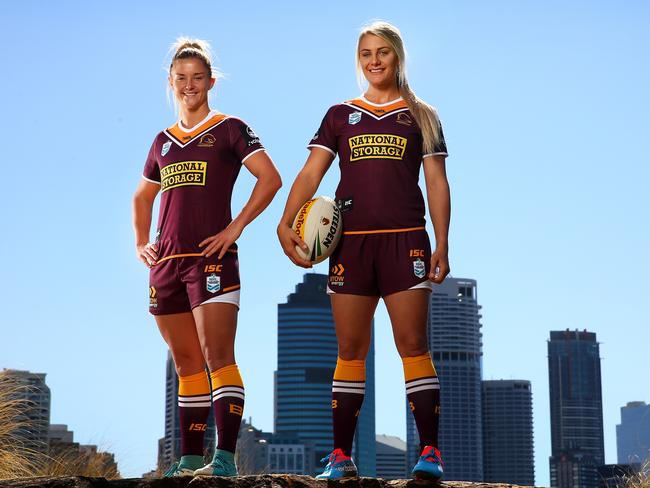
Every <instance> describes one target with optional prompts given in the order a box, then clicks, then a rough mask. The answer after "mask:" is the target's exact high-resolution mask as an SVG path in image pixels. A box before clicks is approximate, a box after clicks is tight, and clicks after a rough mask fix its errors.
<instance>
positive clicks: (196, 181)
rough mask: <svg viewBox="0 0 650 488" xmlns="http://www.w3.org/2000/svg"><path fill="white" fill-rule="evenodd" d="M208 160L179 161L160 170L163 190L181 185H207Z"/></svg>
mask: <svg viewBox="0 0 650 488" xmlns="http://www.w3.org/2000/svg"><path fill="white" fill-rule="evenodd" d="M207 167H208V163H207V162H206V161H179V162H178V163H172V164H168V165H167V166H165V167H164V168H162V169H161V170H160V177H161V185H162V187H161V192H165V191H167V190H171V189H172V188H178V187H179V186H187V185H194V186H205V172H206V169H207Z"/></svg>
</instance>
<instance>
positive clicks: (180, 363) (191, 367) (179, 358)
mask: <svg viewBox="0 0 650 488" xmlns="http://www.w3.org/2000/svg"><path fill="white" fill-rule="evenodd" d="M172 357H173V358H174V366H175V367H176V374H178V376H190V375H193V374H196V373H198V372H200V371H202V370H203V369H205V361H204V360H203V357H202V356H197V355H195V354H189V353H187V352H185V351H175V352H172Z"/></svg>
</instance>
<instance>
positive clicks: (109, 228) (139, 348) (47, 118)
mask: <svg viewBox="0 0 650 488" xmlns="http://www.w3.org/2000/svg"><path fill="white" fill-rule="evenodd" d="M396 5H399V8H398V7H396ZM374 18H383V19H387V20H389V21H392V22H394V23H395V24H396V25H398V26H399V27H400V28H401V30H402V33H403V35H404V38H405V41H406V46H407V49H408V51H409V55H410V64H409V66H408V71H409V78H410V82H411V85H412V87H413V88H414V90H415V91H416V93H418V94H419V95H420V96H421V97H422V98H424V99H425V100H427V101H429V102H430V103H432V104H433V105H435V106H437V107H438V109H439V112H440V115H441V118H442V120H443V123H444V126H445V135H446V137H447V142H448V146H449V151H450V157H449V159H448V173H449V180H450V184H451V187H452V198H453V216H452V227H451V232H450V259H451V267H452V274H453V275H454V276H456V277H467V278H475V279H477V280H478V298H479V302H480V303H481V305H482V306H483V310H482V313H483V320H482V323H483V334H484V336H483V339H484V361H483V374H484V378H486V379H498V378H506V379H508V378H517V379H519V378H521V379H528V380H530V381H531V382H532V386H533V396H534V415H535V447H536V482H537V484H538V485H547V484H548V456H549V454H550V430H549V414H548V379H547V363H546V355H547V350H546V341H547V339H548V337H549V331H550V330H562V329H564V328H567V327H568V328H571V329H574V328H580V329H583V328H587V329H588V330H590V331H593V332H596V333H597V334H598V339H599V341H600V342H601V356H602V358H603V360H602V372H603V398H604V417H605V441H606V446H605V447H606V459H607V461H608V462H616V437H615V424H616V423H617V422H619V421H620V416H619V408H620V407H621V406H623V405H625V403H626V402H628V401H632V400H645V401H646V402H649V401H650V383H648V382H647V381H645V380H643V374H644V372H645V370H646V369H647V351H648V344H649V343H650V327H648V325H650V324H649V322H648V313H647V297H648V295H649V292H650V285H649V284H648V283H649V281H648V279H647V276H648V275H649V274H650V264H649V261H648V257H647V255H646V253H647V251H646V250H647V249H650V231H649V226H648V216H647V214H648V210H649V209H650V205H649V204H648V203H649V202H648V196H647V195H648V192H647V182H648V180H649V177H650V170H649V169H648V162H649V160H648V153H647V149H646V142H645V141H647V140H648V136H647V134H648V132H649V129H650V123H649V122H648V120H649V119H648V113H650V96H649V95H648V86H650V79H649V78H650V71H649V68H648V63H647V53H648V49H649V48H650V29H648V25H650V23H649V21H650V7H649V6H648V4H647V3H646V2H642V1H626V2H613V1H611V2H608V1H590V2H586V1H576V2H560V1H554V0H552V1H549V2H518V1H497V2H489V3H485V2H472V1H463V0H460V1H454V2H451V1H435V2H430V1H409V2H402V3H400V4H396V3H395V2H387V1H374V2H367V1H360V2H354V3H350V2H343V1H338V0H337V1H332V2H327V3H321V4H316V3H306V2H295V3H294V2H283V3H277V4H274V3H271V2H259V1H249V2H245V3H239V4H237V3H235V4H233V3H232V2H200V1H195V2H191V3H178V2H175V3H171V2H155V3H153V2H149V3H146V2H128V3H127V2H123V1H115V2H110V3H109V2H102V3H100V2H57V3H56V7H55V4H54V3H52V2H44V1H42V2H36V1H26V2H21V3H18V2H12V3H10V4H7V5H5V6H4V7H3V15H2V17H1V18H0V66H2V69H0V92H1V93H3V94H4V96H5V100H4V103H3V105H4V110H3V112H4V116H3V117H2V119H1V121H0V127H1V129H2V132H3V133H4V134H5V135H7V136H8V137H7V138H5V141H4V143H3V144H2V153H1V154H2V156H1V159H0V165H1V168H2V182H3V188H2V191H1V192H0V217H1V220H0V221H1V222H2V236H3V238H2V239H0V253H1V255H2V256H4V258H5V261H4V263H3V272H2V276H3V280H2V281H1V282H0V304H1V305H2V310H3V316H2V319H1V320H0V328H1V331H2V336H3V338H4V340H3V341H2V342H1V343H0V367H9V368H19V369H27V370H31V371H35V372H44V373H47V375H48V376H47V381H48V384H49V386H50V388H51V389H52V422H54V423H66V424H68V425H69V427H70V428H71V429H72V430H74V432H75V440H76V441H78V442H82V443H95V444H99V445H100V446H101V447H103V448H105V449H108V450H111V451H114V452H115V453H116V454H117V459H118V462H119V465H120V469H121V471H122V473H123V474H125V475H128V476H137V475H140V474H141V473H143V472H145V471H148V470H150V469H151V468H153V467H154V465H155V461H156V447H157V439H158V438H159V437H161V436H162V434H163V396H164V362H165V356H166V349H165V345H164V343H163V341H162V339H161V338H160V337H159V335H158V332H157V329H156V327H155V325H154V321H153V319H152V318H151V317H150V316H149V315H148V312H147V271H146V269H145V268H144V266H143V265H141V264H140V263H139V262H138V261H137V260H136V258H135V253H134V249H133V236H132V231H131V218H130V205H131V195H132V192H133V190H134V188H135V186H136V184H137V182H138V179H139V178H140V174H141V171H142V166H143V164H144V159H145V157H146V154H147V150H148V148H149V145H150V144H151V141H152V139H153V137H154V135H155V134H156V133H157V132H158V131H159V130H161V129H162V128H164V127H166V126H168V125H171V123H173V121H174V120H175V116H174V112H173V109H172V107H171V106H170V105H169V104H168V102H167V98H166V94H165V82H166V78H165V76H166V75H165V72H164V67H165V59H166V58H165V55H166V53H167V49H168V46H169V45H170V44H171V42H172V41H173V40H174V39H175V37H177V36H178V35H181V34H186V35H193V36H197V37H201V38H205V39H209V40H211V41H212V44H213V47H214V51H215V53H216V54H217V61H216V64H217V66H218V67H219V68H220V69H221V71H223V72H224V73H225V74H226V77H225V78H224V79H223V80H220V81H219V82H218V85H217V87H216V92H215V93H214V96H213V107H215V108H218V109H219V110H221V111H223V112H225V113H229V114H234V115H238V116H240V117H242V118H243V119H244V120H246V121H247V122H249V123H250V124H251V125H252V126H253V127H254V129H255V131H256V132H257V133H258V134H259V135H260V136H261V138H262V141H263V143H264V144H265V146H266V147H267V149H268V151H269V153H270V155H271V157H272V158H273V159H274V161H275V162H276V164H277V165H278V167H279V169H280V172H281V174H282V176H283V179H284V182H285V186H284V187H283V188H282V190H280V193H279V195H278V197H277V199H276V201H275V202H274V203H273V204H272V205H271V206H270V207H269V209H268V210H267V212H266V213H265V214H263V215H262V216H261V217H260V218H259V219H258V220H257V221H256V222H254V223H253V224H251V226H250V227H249V228H247V229H246V230H245V232H244V234H243V236H242V237H241V239H240V242H239V245H240V259H241V273H242V282H243V290H242V294H243V296H242V311H241V313H240V321H239V324H240V325H239V332H238V337H237V359H238V362H239V364H240V368H241V370H242V373H243V376H244V381H245V384H246V388H247V403H246V413H245V415H246V416H247V417H249V416H252V419H253V424H254V425H255V426H257V427H260V428H263V429H265V430H271V429H272V426H273V413H272V406H273V386H272V385H273V382H272V378H273V376H272V375H273V370H274V368H275V357H276V348H275V344H276V337H275V333H276V316H277V312H276V305H277V304H278V303H280V302H283V301H284V300H285V299H286V295H287V294H289V293H290V292H292V291H293V287H294V285H295V284H296V283H297V282H298V281H300V280H301V277H302V271H301V270H300V269H298V268H294V267H293V266H292V265H291V264H290V262H289V261H288V260H286V259H285V257H284V255H283V254H282V252H281V250H280V247H279V245H277V243H276V240H275V226H276V224H277V221H278V219H279V217H280V214H281V212H282V208H283V206H284V201H285V199H286V196H287V193H288V191H289V187H290V184H291V182H292V180H293V177H294V176H295V174H296V173H297V171H298V170H299V168H300V167H301V165H302V164H303V162H304V160H305V157H306V155H307V151H306V150H305V149H304V146H305V144H306V143H307V142H308V140H309V139H310V138H311V136H312V135H313V133H314V131H315V129H316V128H317V127H318V125H319V123H320V120H321V118H322V116H323V114H324V113H325V110H326V109H327V108H328V107H329V106H330V105H332V104H333V103H336V102H339V101H342V100H345V99H348V98H352V97H354V96H356V95H357V94H358V93H359V88H358V87H357V85H356V80H355V73H354V61H353V59H354V46H355V41H356V33H357V31H358V28H359V27H360V26H361V25H362V24H364V23H365V22H367V21H369V20H371V19H374ZM337 177H338V175H337V170H336V168H332V170H331V171H330V172H329V174H328V175H327V176H326V178H325V180H324V181H323V184H322V186H321V188H320V189H319V193H321V194H330V195H331V194H333V192H334V188H335V185H336V181H337ZM252 185H253V179H252V178H251V177H250V175H248V174H245V172H242V175H241V177H240V180H239V181H238V183H237V186H236V189H235V198H234V199H233V209H234V211H237V210H238V209H239V208H241V205H242V204H243V202H244V201H245V199H246V198H247V196H248V194H249V192H250V190H251V188H252ZM316 270H317V271H320V272H326V265H320V266H319V267H317V268H316ZM376 324H377V332H376V340H377V344H376V350H377V355H378V357H380V358H381V360H379V361H377V362H376V364H377V373H376V374H377V378H378V386H377V433H378V434H382V433H383V434H390V435H398V436H400V437H402V438H404V431H405V421H404V415H405V414H404V402H403V398H401V397H400V396H399V395H397V396H394V395H392V394H391V393H392V392H393V391H394V389H395V388H399V387H400V385H401V383H402V381H403V378H402V370H401V364H400V361H399V357H398V355H397V352H396V351H395V348H394V346H393V343H392V338H391V335H390V330H389V323H388V319H387V315H386V312H385V309H384V308H383V306H380V308H379V310H378V313H377V316H376ZM261 358H264V359H261Z"/></svg>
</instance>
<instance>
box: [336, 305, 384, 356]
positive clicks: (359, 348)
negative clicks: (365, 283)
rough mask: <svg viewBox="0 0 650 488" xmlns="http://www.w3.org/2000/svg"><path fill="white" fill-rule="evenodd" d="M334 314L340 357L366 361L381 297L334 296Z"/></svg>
mask: <svg viewBox="0 0 650 488" xmlns="http://www.w3.org/2000/svg"><path fill="white" fill-rule="evenodd" d="M331 298H332V312H333V314H334V324H335V326H336V339H337V341H338V343H339V357H340V358H341V359H345V360H351V359H366V356H367V355H368V349H369V348H370V325H371V324H372V318H373V316H374V315H375V309H376V308H377V302H378V301H379V297H367V296H362V295H343V294H340V295H338V294H337V295H332V296H331Z"/></svg>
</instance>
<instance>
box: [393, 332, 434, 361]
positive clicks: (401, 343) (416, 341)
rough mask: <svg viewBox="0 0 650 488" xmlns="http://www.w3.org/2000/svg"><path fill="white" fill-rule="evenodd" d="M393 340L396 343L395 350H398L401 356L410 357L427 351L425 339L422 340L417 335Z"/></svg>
mask: <svg viewBox="0 0 650 488" xmlns="http://www.w3.org/2000/svg"><path fill="white" fill-rule="evenodd" d="M395 342H396V345H397V352H399V355H400V357H402V358H412V357H415V356H421V355H422V354H426V353H427V352H429V347H428V345H427V341H426V339H425V340H423V339H421V338H417V337H407V338H403V339H401V340H397V341H395Z"/></svg>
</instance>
